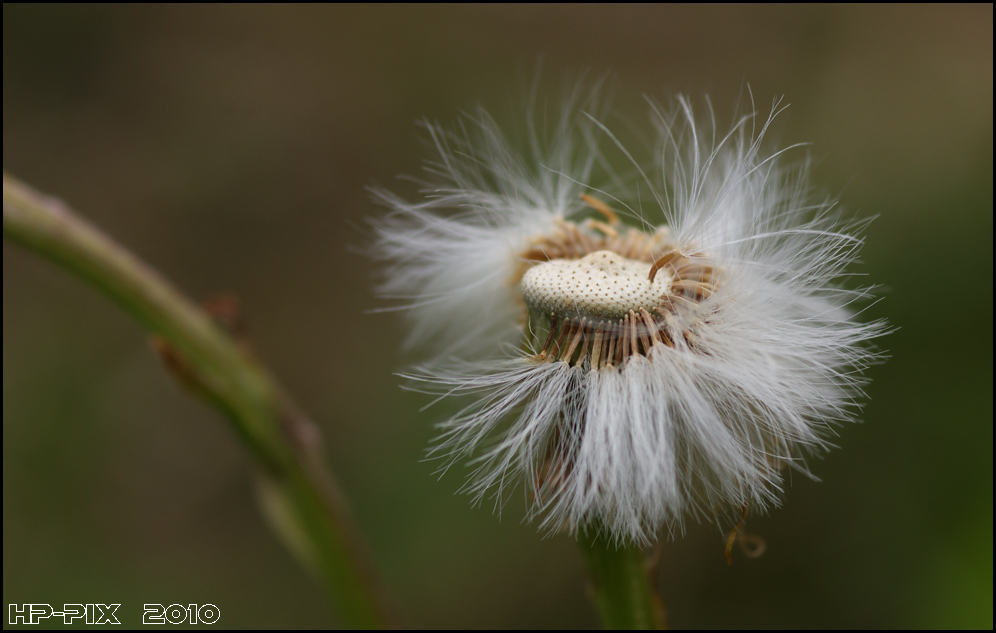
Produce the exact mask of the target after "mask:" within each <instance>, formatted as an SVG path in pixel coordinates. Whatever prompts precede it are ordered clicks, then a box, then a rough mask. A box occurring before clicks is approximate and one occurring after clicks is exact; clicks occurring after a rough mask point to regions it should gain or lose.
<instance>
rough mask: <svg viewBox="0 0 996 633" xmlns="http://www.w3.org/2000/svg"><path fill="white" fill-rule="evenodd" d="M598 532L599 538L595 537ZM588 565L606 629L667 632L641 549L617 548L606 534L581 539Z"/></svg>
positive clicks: (661, 609) (645, 558) (595, 596)
mask: <svg viewBox="0 0 996 633" xmlns="http://www.w3.org/2000/svg"><path fill="white" fill-rule="evenodd" d="M592 532H597V535H596V536H591V534H592ZM578 544H579V545H580V546H581V550H582V552H583V553H584V556H585V558H586V559H587V562H588V571H589V573H590V574H591V584H592V586H591V593H592V599H593V600H594V602H595V606H596V607H597V608H598V613H599V615H600V616H601V618H602V625H603V626H604V627H605V628H606V629H610V630H618V629H642V630H647V629H663V628H665V625H664V624H665V623H664V604H663V602H662V601H661V599H660V596H659V595H658V593H657V590H656V589H655V586H654V585H655V583H654V582H653V580H652V577H651V576H652V572H651V569H648V563H647V557H646V555H645V554H644V552H643V550H641V549H640V548H636V547H632V546H626V545H618V546H617V545H616V543H615V542H614V541H613V539H612V538H610V537H609V536H608V535H607V534H606V533H605V531H604V530H597V531H596V530H594V529H592V530H590V531H589V532H588V533H587V534H582V535H580V536H579V537H578Z"/></svg>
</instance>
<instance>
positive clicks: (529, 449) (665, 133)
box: [374, 98, 887, 543]
mask: <svg viewBox="0 0 996 633" xmlns="http://www.w3.org/2000/svg"><path fill="white" fill-rule="evenodd" d="M591 107H593V106H592V104H591V103H578V101H577V100H574V101H572V104H571V105H570V106H569V107H567V108H565V109H564V112H563V114H562V116H560V117H559V118H557V119H556V121H555V122H554V123H553V124H552V128H551V130H550V131H548V132H546V133H545V134H541V133H540V132H539V131H537V130H536V129H535V126H533V125H532V124H530V125H529V132H530V135H529V142H528V143H527V147H526V148H525V153H524V154H519V153H518V152H517V151H516V150H515V149H514V148H513V147H512V145H511V143H509V142H508V141H507V139H506V137H505V136H504V135H503V134H502V133H501V132H500V130H499V129H498V126H497V125H496V124H495V123H494V121H493V120H492V119H491V118H489V117H488V116H487V115H486V114H485V113H483V112H479V114H478V115H477V116H476V118H475V120H473V121H471V122H469V123H465V124H464V125H463V126H461V127H460V129H459V132H458V133H452V132H446V131H444V130H442V129H441V128H439V127H438V126H435V125H428V126H427V127H428V130H429V133H430V136H431V139H432V142H433V146H434V150H435V153H436V157H435V159H434V160H433V162H431V163H430V164H429V167H428V170H427V171H428V173H429V177H428V179H427V180H425V181H421V182H422V186H423V193H424V199H423V200H421V201H418V202H415V203H409V202H406V201H405V200H403V199H401V198H399V197H397V196H395V195H393V194H391V193H389V192H387V191H384V190H380V189H378V190H375V192H374V194H375V197H376V198H377V199H378V200H379V201H381V202H382V203H384V204H385V205H387V206H388V207H389V208H390V212H389V213H388V214H387V215H386V217H384V218H379V219H378V220H376V221H375V223H374V226H375V229H376V233H377V239H378V242H377V252H378V254H379V256H380V257H381V258H383V259H385V260H386V261H388V262H389V265H388V266H387V270H386V277H385V279H386V280H385V281H384V283H383V284H382V286H381V288H380V290H381V293H382V295H383V296H386V297H392V298H395V299H400V300H401V301H402V302H403V306H402V307H403V308H405V309H406V310H407V312H408V316H409V319H410V322H411V325H412V330H411V335H410V338H409V343H410V344H411V345H415V346H418V347H420V348H424V349H426V350H429V352H430V357H429V360H428V361H427V362H426V364H424V365H422V366H420V367H419V368H417V369H415V370H413V371H412V372H410V373H409V374H408V376H407V377H408V378H409V379H411V380H412V381H413V384H414V385H415V388H416V389H418V390H422V391H425V392H428V393H432V394H437V395H438V396H440V397H459V398H463V402H464V407H463V408H462V409H461V410H460V411H459V412H458V413H457V414H456V415H454V416H453V417H451V418H450V419H448V420H446V421H444V422H442V423H441V424H440V428H441V431H442V433H441V436H440V438H439V440H438V443H437V444H436V445H435V446H434V447H433V448H432V449H431V451H430V454H431V455H432V456H434V457H438V458H440V459H441V460H443V461H442V463H443V469H444V470H445V469H446V468H448V467H449V466H451V465H452V464H454V463H456V462H459V461H462V460H465V459H466V460H468V461H469V463H470V464H471V467H472V472H471V474H470V477H469V479H468V483H467V486H466V489H467V490H468V491H469V492H471V493H472V494H474V495H475V496H476V498H477V499H478V500H480V499H482V498H483V497H484V496H486V495H489V494H493V495H494V498H495V499H496V504H497V507H501V504H502V503H503V500H504V499H505V498H507V493H508V492H509V491H510V490H511V489H513V488H515V487H516V486H517V485H518V484H519V483H523V484H524V489H525V492H526V496H527V503H528V505H529V516H530V517H531V518H537V519H539V521H540V524H541V526H542V527H543V528H544V529H547V530H550V531H555V530H560V529H567V530H570V531H576V530H578V529H580V528H584V527H586V526H589V525H597V526H599V529H606V530H607V531H608V532H609V533H610V534H611V535H612V536H613V537H615V538H616V539H618V540H620V541H623V540H625V541H635V542H641V543H645V542H648V541H650V540H652V539H653V538H655V536H656V535H657V534H658V532H659V530H660V528H661V527H662V526H668V528H669V529H673V528H674V527H675V526H676V525H680V523H681V521H682V519H683V517H686V516H689V515H691V516H696V517H720V516H731V515H732V516H738V515H740V513H741V511H743V510H745V509H746V508H750V509H754V510H764V509H766V508H767V507H769V506H771V505H773V504H777V503H778V501H779V499H780V495H781V492H782V487H783V480H784V476H785V473H786V470H787V469H795V470H797V471H800V472H804V473H807V474H808V471H807V470H806V466H805V463H804V457H805V456H806V455H807V454H808V453H812V452H814V451H822V450H825V449H827V448H828V447H829V444H828V438H829V437H830V436H832V435H833V427H834V426H835V425H836V424H838V423H841V422H847V421H851V420H853V419H854V416H855V414H856V411H857V409H858V406H859V400H860V399H861V398H862V397H863V394H862V392H861V387H862V385H863V382H864V380H863V378H862V375H861V374H862V371H863V370H864V369H865V368H866V367H867V366H868V365H869V364H871V363H873V362H876V361H877V360H878V359H879V358H880V355H879V354H878V352H876V351H875V350H874V348H873V347H872V346H871V345H870V344H869V340H870V339H873V338H875V337H877V336H880V335H882V334H883V333H885V332H886V330H887V326H886V325H885V324H884V323H883V322H873V323H865V324H862V323H860V322H858V321H857V320H855V318H854V314H855V312H856V310H855V309H854V308H853V305H854V304H855V302H857V301H862V300H865V299H867V298H868V297H869V296H870V294H869V291H868V289H858V290H847V289H845V288H844V287H843V286H842V285H841V281H842V279H843V278H844V277H845V275H847V274H848V268H849V266H850V265H851V264H852V263H854V261H855V259H856V257H857V254H858V250H859V248H860V246H861V239H860V238H859V237H858V236H857V234H858V233H859V232H860V231H861V229H862V228H863V224H862V223H860V222H858V223H846V222H843V221H842V220H841V218H840V214H839V212H838V211H836V210H835V208H834V204H833V203H832V202H831V201H826V200H821V201H816V202H814V201H812V200H811V193H810V190H809V185H808V182H807V166H806V165H805V164H802V165H797V166H794V167H785V166H783V165H782V164H781V162H780V161H781V154H782V152H777V153H774V154H771V155H763V154H762V153H761V141H762V139H763V138H764V136H765V132H766V130H767V127H768V125H769V124H770V122H771V120H772V119H773V118H774V116H775V115H776V114H777V113H778V111H779V110H778V102H777V101H776V102H775V104H774V106H773V108H772V112H771V115H769V116H768V118H767V119H766V120H763V123H761V124H760V125H757V124H756V123H757V121H758V119H757V118H756V116H754V115H747V116H744V117H742V118H741V119H740V120H739V121H738V122H736V124H735V125H734V126H733V127H732V131H731V132H729V133H728V134H722V133H721V132H720V131H719V130H717V126H716V124H715V121H714V119H712V118H710V121H709V123H708V124H706V125H702V124H697V123H696V121H695V118H694V116H693V113H692V109H691V106H690V104H689V102H688V101H687V100H686V99H684V98H679V99H678V103H677V108H676V109H675V111H674V112H673V113H668V112H666V111H665V110H663V109H662V108H661V107H660V106H656V105H655V106H653V108H652V117H653V122H654V124H655V128H656V131H657V133H658V135H659V139H660V142H659V144H658V149H657V151H656V153H655V154H656V158H657V161H656V163H655V164H654V165H653V167H652V168H650V169H646V170H644V169H642V168H641V167H640V165H639V164H638V162H637V161H636V160H635V159H632V158H630V160H631V161H632V164H633V166H634V167H635V169H636V171H637V172H638V174H639V175H640V178H639V180H640V183H641V186H634V187H633V188H632V189H631V190H630V191H629V193H626V192H624V191H623V189H622V188H621V187H619V186H618V185H616V188H615V189H614V192H615V194H616V195H613V196H612V199H613V205H615V206H617V207H622V208H623V209H625V211H620V212H619V213H617V212H616V211H613V209H612V208H610V207H609V206H608V205H607V204H605V203H604V202H603V201H601V200H600V199H598V198H597V197H596V196H599V195H600V196H604V195H605V194H604V193H601V190H600V189H598V188H596V186H595V183H592V182H590V180H591V179H592V178H593V174H594V172H595V168H596V167H597V166H599V165H600V164H601V163H602V162H603V159H602V157H601V155H600V153H599V149H598V144H597V141H596V137H598V136H601V137H602V138H603V139H606V140H607V141H608V142H610V143H612V144H613V145H614V146H615V147H616V148H618V149H619V150H621V151H622V152H623V153H624V154H625V155H626V156H627V157H629V156H630V155H629V153H628V152H626V150H625V149H624V148H623V147H622V144H621V143H619V142H618V141H617V140H616V137H615V136H614V135H613V134H612V133H611V132H610V131H609V129H608V128H607V127H606V126H605V125H603V124H602V123H600V122H598V120H597V119H596V118H595V117H593V116H588V115H586V114H584V113H583V110H584V109H585V108H591ZM598 184H601V183H598ZM648 187H649V190H650V191H651V192H652V197H651V198H650V199H649V200H647V199H644V200H643V202H642V203H639V202H637V203H634V204H635V205H638V206H637V208H633V207H631V206H628V205H627V204H626V202H627V200H635V199H637V197H638V196H640V195H641V194H642V195H643V197H644V198H646V193H645V192H646V191H647V188H648ZM644 207H647V208H644ZM620 214H622V215H625V216H626V217H628V218H632V219H633V220H634V222H633V224H634V225H633V226H627V225H626V224H624V223H623V222H621V221H620V220H619V215H620ZM651 218H658V219H659V221H653V220H651Z"/></svg>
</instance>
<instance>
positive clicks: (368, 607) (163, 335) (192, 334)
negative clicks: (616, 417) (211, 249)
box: [3, 173, 393, 628]
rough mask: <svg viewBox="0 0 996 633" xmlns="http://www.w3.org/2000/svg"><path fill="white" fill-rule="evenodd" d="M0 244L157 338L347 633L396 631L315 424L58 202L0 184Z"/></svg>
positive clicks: (251, 363)
mask: <svg viewBox="0 0 996 633" xmlns="http://www.w3.org/2000/svg"><path fill="white" fill-rule="evenodd" d="M3 234H4V237H5V238H7V239H9V240H11V241H12V242H15V243H17V244H20V245H21V246H24V247H25V248H27V249H29V250H31V251H33V252H34V253H36V254H37V255H40V256H42V257H44V258H46V259H50V260H52V261H54V262H57V263H59V264H60V265H62V266H64V267H65V268H67V269H68V270H70V271H71V272H73V273H75V274H77V275H79V276H80V277H81V278H82V279H84V280H85V281H87V282H88V283H90V284H91V285H93V286H94V287H96V288H97V289H99V290H101V291H102V292H104V293H105V294H106V295H108V296H109V297H110V298H111V299H112V300H113V301H114V302H116V303H117V304H118V305H119V306H121V307H122V308H124V310H125V311H127V312H128V313H129V314H131V315H132V316H133V317H134V318H135V319H136V320H137V321H138V322H139V323H140V324H141V325H142V326H143V327H145V328H146V329H148V330H149V332H151V333H152V334H154V335H155V336H156V339H154V340H155V341H156V346H157V348H158V349H159V351H160V354H161V355H162V357H163V360H164V362H165V364H166V366H167V367H168V368H169V369H171V370H172V371H173V372H174V373H175V374H176V375H177V376H178V378H180V380H181V381H182V382H183V383H184V384H186V385H187V386H188V387H190V388H191V389H192V390H193V391H194V392H195V393H197V394H198V395H199V396H201V397H203V398H204V399H206V400H207V401H209V402H210V403H211V404H212V405H214V406H216V407H218V408H219V409H221V410H222V411H223V412H224V413H225V414H226V415H227V416H228V418H229V419H230V420H231V422H232V425H233V427H234V429H235V431H236V432H237V433H238V435H239V436H240V437H241V438H242V439H243V440H244V441H245V443H246V444H247V445H248V447H249V449H250V450H251V452H252V454H253V456H254V457H255V458H256V461H257V462H258V464H259V465H260V467H261V470H262V475H263V479H264V486H263V492H264V495H263V497H264V499H263V500H264V504H263V505H264V508H266V509H267V510H268V512H269V513H270V514H271V517H270V518H271V519H273V522H274V523H275V525H276V526H277V527H278V530H279V531H280V532H281V534H280V536H282V537H283V538H284V540H285V541H287V542H288V545H289V546H290V548H291V550H292V551H293V552H294V553H295V554H296V555H298V556H299V557H300V558H303V560H304V562H305V564H306V565H308V566H309V567H311V569H312V570H313V571H316V572H317V573H318V574H319V575H320V576H321V577H322V578H323V580H324V581H325V584H326V586H327V588H328V593H329V595H330V597H331V600H332V603H333V605H332V606H333V609H334V611H335V612H336V614H337V615H338V617H339V619H340V621H341V623H342V624H343V625H344V626H346V627H349V628H382V627H385V626H390V625H392V624H393V622H392V620H391V618H390V610H389V609H388V608H387V604H388V603H387V600H386V596H385V595H384V593H383V592H382V591H381V590H380V588H379V586H378V584H377V583H376V582H375V574H374V571H373V566H372V565H371V563H370V560H369V554H368V551H367V548H366V546H365V544H364V542H363V540H362V538H361V535H360V533H359V531H358V530H357V528H356V525H355V522H354V520H353V517H352V515H351V513H350V511H349V508H348V506H347V504H346V501H345V498H344V497H343V495H342V493H341V492H340V489H339V487H338V485H337V484H336V482H335V480H334V479H333V477H332V475H331V473H330V471H329V469H328V468H327V467H326V466H325V463H324V460H323V458H322V456H321V450H320V444H321V441H320V437H319V434H318V431H317V429H316V427H315V426H314V424H313V423H312V422H311V421H310V420H309V419H308V418H307V417H305V416H304V415H302V414H301V413H300V411H299V410H298V409H297V407H295V406H294V404H293V403H292V402H291V401H290V399H289V398H288V397H287V395H286V394H285V393H284V392H283V390H282V389H281V388H280V387H279V385H278V384H277V383H276V381H275V380H274V379H273V378H272V377H271V376H270V374H269V373H268V372H267V371H266V369H265V368H264V367H263V366H262V365H261V364H259V363H258V362H257V361H256V359H255V358H254V357H253V356H252V355H251V354H250V353H249V352H248V351H246V349H247V348H246V347H245V346H240V345H239V344H238V343H237V342H236V341H235V340H233V338H232V337H231V336H230V335H229V334H228V333H226V332H225V331H224V330H222V329H221V328H220V327H219V326H218V325H216V324H215V322H214V321H213V320H212V319H211V318H210V317H209V316H208V315H207V314H206V313H205V312H204V310H202V309H201V308H200V307H199V306H197V305H196V304H194V303H193V302H192V301H190V300H189V299H187V298H186V297H184V296H183V295H182V294H181V293H180V292H179V291H177V289H176V288H174V287H173V285H172V284H170V283H169V282H168V281H167V280H166V279H165V278H163V277H162V276H161V275H160V274H159V273H157V272H156V271H155V270H153V269H152V268H151V267H149V266H148V265H146V264H145V263H144V262H142V261H141V260H139V259H138V258H136V257H135V256H134V255H132V254H131V253H130V252H129V251H127V250H126V249H124V248H123V247H122V246H120V245H119V244H117V243H116V242H114V241H113V240H111V239H110V238H109V237H107V236H106V235H104V234H103V233H102V232H100V231H99V230H98V229H96V228H95V227H93V226H92V225H90V224H88V223H87V222H86V221H84V220H83V219H82V218H81V217H79V216H78V215H76V214H75V213H74V212H73V211H72V210H71V209H69V208H68V207H67V206H66V205H65V204H64V203H62V202H61V201H59V200H57V199H54V198H50V197H48V196H44V195H42V194H40V193H38V192H36V191H34V190H32V189H31V188H30V187H28V186H27V185H25V184H24V183H21V182H20V181H18V180H16V179H15V178H13V177H11V176H9V175H7V174H6V173H5V174H4V176H3Z"/></svg>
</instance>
